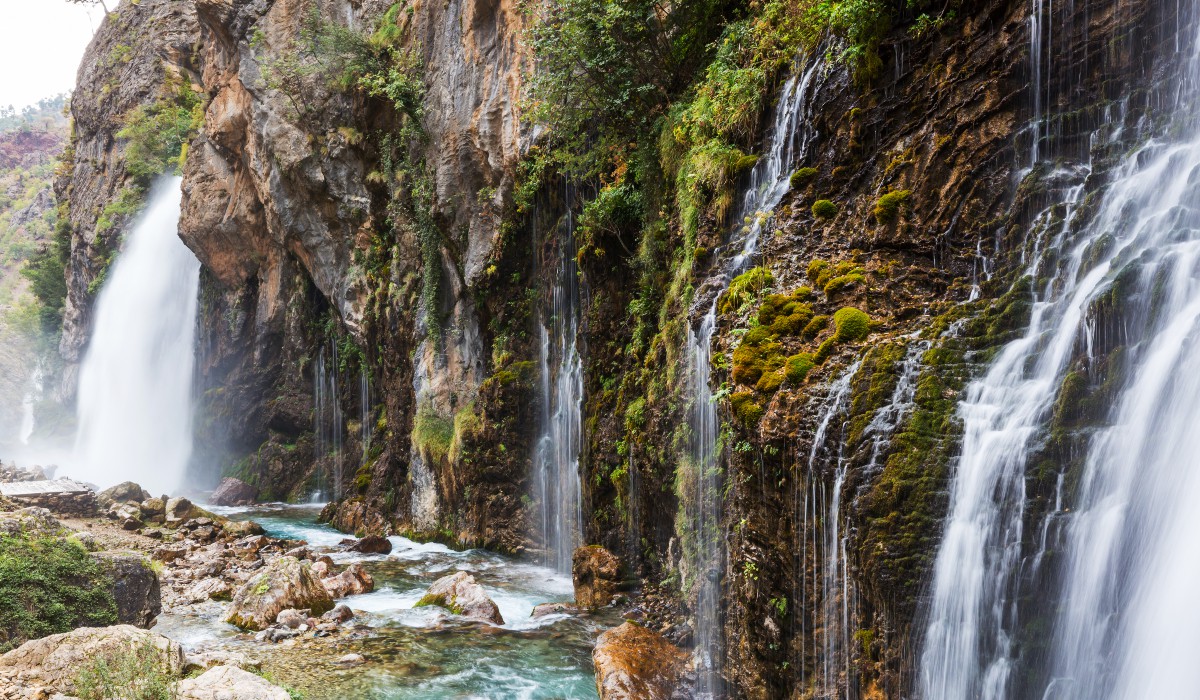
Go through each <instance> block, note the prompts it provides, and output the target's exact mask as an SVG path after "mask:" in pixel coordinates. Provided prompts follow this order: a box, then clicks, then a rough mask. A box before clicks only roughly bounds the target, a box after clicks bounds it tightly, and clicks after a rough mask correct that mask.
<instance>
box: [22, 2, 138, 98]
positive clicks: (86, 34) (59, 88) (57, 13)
mask: <svg viewBox="0 0 1200 700" xmlns="http://www.w3.org/2000/svg"><path fill="white" fill-rule="evenodd" d="M117 1H118V0H108V4H109V6H110V7H113V8H115V7H116V6H117ZM0 17H3V18H4V20H3V21H0V106H7V105H13V106H14V107H16V108H17V109H18V110H20V109H21V108H22V107H24V106H26V105H30V104H33V103H35V102H37V101H38V100H40V99H42V98H45V97H53V96H54V95H57V94H58V93H60V92H68V91H70V90H71V89H73V88H74V87H75V70H76V69H77V68H78V67H79V61H80V59H82V58H83V52H84V50H85V49H86V48H87V45H88V42H89V41H91V40H92V33H93V31H94V28H95V27H98V26H99V25H100V21H101V20H102V19H103V18H104V11H103V10H101V9H100V6H99V5H96V6H94V7H93V6H90V5H75V4H72V3H69V2H67V1H66V0H0Z"/></svg>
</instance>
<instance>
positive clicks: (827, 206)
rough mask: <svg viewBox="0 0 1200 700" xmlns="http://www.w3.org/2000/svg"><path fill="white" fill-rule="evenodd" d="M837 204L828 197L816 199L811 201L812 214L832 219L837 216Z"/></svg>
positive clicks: (819, 217) (820, 217)
mask: <svg viewBox="0 0 1200 700" xmlns="http://www.w3.org/2000/svg"><path fill="white" fill-rule="evenodd" d="M837 213H838V206H837V205H836V204H834V203H833V202H831V201H829V200H828V199H818V200H817V201H815V202H813V205H812V214H813V216H815V217H817V218H818V219H832V218H833V217H835V216H837Z"/></svg>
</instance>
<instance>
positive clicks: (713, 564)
mask: <svg viewBox="0 0 1200 700" xmlns="http://www.w3.org/2000/svg"><path fill="white" fill-rule="evenodd" d="M821 63H822V61H820V60H816V61H812V62H811V65H810V66H809V67H808V68H807V70H804V71H803V72H802V73H800V74H799V75H796V74H793V75H792V76H791V77H789V78H788V80H787V82H786V83H785V84H784V86H783V90H782V92H781V93H780V97H779V101H778V103H777V105H776V108H775V120H774V125H773V127H772V129H771V131H770V133H769V134H768V136H767V144H766V146H767V148H766V154H765V155H764V156H763V157H762V158H760V159H759V160H758V162H756V163H755V165H754V168H753V169H752V170H751V171H750V176H749V182H748V184H747V187H746V190H745V192H744V193H743V195H742V201H741V209H740V211H739V212H738V214H739V220H741V221H745V222H746V223H745V225H742V226H738V227H737V228H736V229H735V231H734V233H733V235H732V236H731V237H730V240H729V241H728V243H727V244H726V245H725V246H724V247H723V248H724V250H728V251H734V250H736V251H737V253H736V254H734V255H732V256H731V257H729V258H728V259H727V260H726V261H725V262H724V264H723V265H722V268H721V271H720V273H718V275H716V276H715V277H713V278H711V279H709V280H707V281H706V283H705V285H706V286H707V287H710V288H711V289H712V290H713V291H714V294H713V299H712V303H711V305H710V307H709V309H708V312H707V313H706V314H705V315H704V316H703V317H702V318H701V320H700V323H699V325H698V327H696V328H692V327H690V326H689V328H688V339H687V344H688V350H687V356H688V368H689V369H688V396H689V411H688V424H689V427H690V428H691V440H690V445H689V451H688V458H689V459H688V464H687V465H686V467H685V468H686V469H688V470H689V472H690V474H688V476H687V479H686V483H687V484H688V486H689V489H688V491H689V492H688V493H686V494H680V496H681V498H683V500H684V503H683V507H684V514H685V518H686V520H687V527H688V529H689V530H690V532H691V533H692V540H693V541H692V542H691V543H690V544H685V556H686V557H687V558H688V560H689V561H688V562H687V570H688V572H689V575H688V578H689V579H690V580H689V581H688V582H687V583H688V584H689V585H694V586H695V592H696V606H695V609H694V610H693V613H694V614H695V646H696V657H697V658H696V661H697V681H696V692H697V694H698V696H699V697H701V698H717V697H722V696H723V686H722V680H721V667H720V665H721V658H722V656H723V651H722V645H721V630H720V598H721V582H720V573H721V570H722V569H723V568H724V567H723V564H724V556H725V547H724V538H723V537H722V536H721V523H720V518H721V488H722V486H721V485H722V479H721V443H720V422H719V417H718V415H717V407H716V403H715V401H714V399H713V393H712V387H711V385H710V383H709V378H710V374H711V363H712V347H711V346H712V336H713V332H714V331H715V330H716V326H717V301H718V299H719V297H720V294H721V292H723V291H724V290H725V289H726V288H727V287H728V286H729V283H730V281H732V279H733V278H734V277H736V276H737V275H738V274H740V273H741V272H742V271H744V270H745V269H746V268H747V267H748V266H749V265H750V263H751V261H752V260H753V259H754V257H755V255H756V254H757V253H758V243H759V238H760V236H761V234H762V231H763V229H764V227H767V226H769V225H770V219H771V217H770V215H771V212H772V211H773V210H774V209H775V207H776V206H777V205H778V204H779V202H780V201H781V200H782V199H783V196H784V195H785V194H787V192H788V189H789V187H790V182H789V180H790V176H791V172H792V171H791V169H792V166H793V164H794V163H795V162H796V161H797V160H798V159H800V158H802V157H803V156H804V155H805V154H806V153H807V149H808V146H809V144H810V143H811V142H812V141H813V139H814V138H815V137H816V134H815V133H814V132H813V131H812V129H811V127H810V124H811V121H810V120H809V119H808V117H809V116H810V111H811V107H810V103H809V100H810V98H811V95H812V93H813V86H814V80H815V78H816V75H817V71H818V67H819V66H820V65H821Z"/></svg>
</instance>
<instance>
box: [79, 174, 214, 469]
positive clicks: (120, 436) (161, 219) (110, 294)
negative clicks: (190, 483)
mask: <svg viewBox="0 0 1200 700" xmlns="http://www.w3.org/2000/svg"><path fill="white" fill-rule="evenodd" d="M181 199H182V193H181V191H180V179H179V178H168V179H164V180H162V181H160V182H159V183H158V184H157V185H156V186H155V187H154V189H153V190H152V191H151V193H150V196H149V202H148V204H147V206H146V209H145V211H144V212H143V213H142V214H141V215H140V216H139V217H138V219H137V221H136V223H135V224H134V226H133V229H132V231H131V232H130V234H129V241H128V243H127V245H126V247H125V250H124V251H123V252H122V253H121V255H120V256H119V257H118V258H117V261H116V263H114V264H113V266H112V269H111V270H110V271H109V272H108V279H107V280H106V282H105V283H104V286H103V288H102V289H101V291H100V297H99V299H98V300H97V303H96V312H95V322H94V330H93V332H92V338H91V343H90V345H89V346H88V350H87V355H86V356H85V357H84V360H83V365H82V367H81V369H80V374H79V398H78V405H77V410H76V414H77V419H78V424H79V432H78V437H77V438H76V444H75V469H74V473H75V474H76V475H77V476H78V477H79V478H82V479H85V480H88V481H91V482H94V483H95V484H97V485H99V486H100V487H102V488H104V487H108V486H112V485H113V484H116V483H118V482H121V481H130V480H132V481H135V482H137V483H139V484H141V485H142V486H143V487H145V488H148V489H150V490H151V491H152V492H154V493H173V492H174V491H175V489H177V488H178V487H179V486H180V485H181V484H182V483H183V478H184V471H185V468H186V466H187V462H188V458H189V457H190V456H191V451H192V367H193V364H194V362H195V351H194V342H193V341H194V338H195V327H196V308H197V303H196V302H197V290H198V288H199V280H200V263H199V261H197V260H196V256H195V255H193V254H192V251H190V250H188V248H187V246H185V245H184V244H183V242H182V241H181V240H179V236H178V226H179V207H180V201H181Z"/></svg>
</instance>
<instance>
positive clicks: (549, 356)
mask: <svg viewBox="0 0 1200 700" xmlns="http://www.w3.org/2000/svg"><path fill="white" fill-rule="evenodd" d="M573 229H574V221H573V219H572V216H571V214H570V213H568V214H567V215H566V216H565V217H564V222H562V223H560V226H559V231H558V235H557V237H556V240H555V255H556V259H557V260H556V272H555V281H554V286H553V291H552V295H551V300H550V301H551V303H550V309H549V317H548V318H547V317H545V316H543V318H542V323H541V326H540V333H541V338H540V340H541V353H540V359H541V415H542V430H541V437H540V438H539V439H538V442H537V447H536V451H535V455H534V469H535V475H536V478H535V479H534V501H535V502H536V504H537V508H538V528H539V533H538V534H539V535H540V537H541V541H542V542H543V544H544V546H545V552H544V555H543V563H544V564H545V566H547V567H549V568H552V569H555V570H557V571H561V572H569V571H570V570H571V557H572V555H573V554H574V552H575V548H576V547H577V546H579V544H580V543H581V540H582V537H583V503H582V486H581V484H580V476H579V455H580V451H581V450H582V448H583V359H582V358H581V357H580V354H579V348H578V346H577V337H578V331H579V275H578V271H577V269H576V266H575V239H574V230H573Z"/></svg>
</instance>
